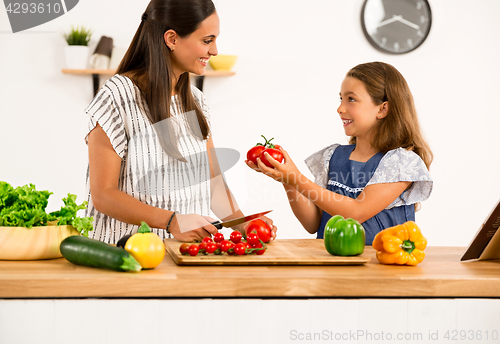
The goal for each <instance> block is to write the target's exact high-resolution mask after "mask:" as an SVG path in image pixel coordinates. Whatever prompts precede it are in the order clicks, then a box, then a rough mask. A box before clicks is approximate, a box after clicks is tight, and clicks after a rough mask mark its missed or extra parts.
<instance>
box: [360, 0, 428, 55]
mask: <svg viewBox="0 0 500 344" xmlns="http://www.w3.org/2000/svg"><path fill="white" fill-rule="evenodd" d="M431 19H432V16H431V8H430V6H429V3H428V2H427V0H365V3H364V5H363V9H362V11H361V23H362V26H363V32H364V33H365V36H366V38H368V41H369V42H370V43H371V44H372V45H373V46H374V47H375V48H377V49H379V50H381V51H383V52H386V53H391V54H404V53H407V52H410V51H412V50H415V49H417V48H418V47H419V46H420V45H421V44H422V43H423V42H424V41H425V39H426V38H427V35H428V34H429V31H430V30H431Z"/></svg>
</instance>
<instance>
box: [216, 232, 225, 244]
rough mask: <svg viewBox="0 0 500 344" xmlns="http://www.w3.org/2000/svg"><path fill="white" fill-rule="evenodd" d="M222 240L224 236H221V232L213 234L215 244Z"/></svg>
mask: <svg viewBox="0 0 500 344" xmlns="http://www.w3.org/2000/svg"><path fill="white" fill-rule="evenodd" d="M222 240H224V234H222V233H221V232H217V233H215V234H214V241H215V242H221V241H222Z"/></svg>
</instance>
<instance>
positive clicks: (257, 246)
mask: <svg viewBox="0 0 500 344" xmlns="http://www.w3.org/2000/svg"><path fill="white" fill-rule="evenodd" d="M252 248H261V249H262V250H256V251H253V253H255V254H256V255H258V256H261V255H263V254H264V252H266V250H265V249H264V246H262V244H261V243H260V242H259V243H257V244H255V245H252Z"/></svg>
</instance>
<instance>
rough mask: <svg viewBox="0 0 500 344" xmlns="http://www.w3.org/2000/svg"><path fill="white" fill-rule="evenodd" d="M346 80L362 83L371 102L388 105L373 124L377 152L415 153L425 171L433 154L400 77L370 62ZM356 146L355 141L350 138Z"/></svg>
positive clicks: (412, 102) (378, 64)
mask: <svg viewBox="0 0 500 344" xmlns="http://www.w3.org/2000/svg"><path fill="white" fill-rule="evenodd" d="M346 76H349V77H353V78H356V79H358V80H360V81H361V82H363V84H364V85H365V87H366V90H367V91H368V93H369V94H370V96H371V98H372V99H373V102H374V103H375V104H376V105H380V104H382V103H383V102H388V105H389V109H388V112H387V115H386V116H385V117H384V118H382V119H380V120H379V121H378V122H377V125H376V127H375V128H374V129H373V130H374V135H373V142H372V145H373V146H374V147H375V148H376V149H377V150H378V151H380V152H383V153H385V152H388V151H390V150H392V149H396V148H399V147H402V148H404V149H407V150H410V151H413V152H415V153H416V154H417V155H418V156H420V158H422V160H423V161H424V163H425V166H427V169H429V167H430V165H431V163H432V159H433V154H432V151H431V149H430V147H429V145H428V144H427V142H426V141H425V139H424V136H423V134H422V130H421V128H420V124H419V121H418V117H417V111H416V109H415V104H414V101H413V96H412V94H411V92H410V88H409V86H408V84H407V82H406V80H405V78H404V77H403V75H401V73H400V72H399V71H398V70H397V69H396V68H394V67H393V66H391V65H389V64H387V63H383V62H370V63H364V64H360V65H358V66H356V67H354V68H352V69H351V70H350V71H349V72H348V73H347V75H346ZM350 143H351V144H355V143H356V137H351V138H350Z"/></svg>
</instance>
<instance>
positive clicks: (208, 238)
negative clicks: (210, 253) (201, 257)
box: [201, 236, 213, 243]
mask: <svg viewBox="0 0 500 344" xmlns="http://www.w3.org/2000/svg"><path fill="white" fill-rule="evenodd" d="M201 242H206V243H209V242H213V240H212V237H209V236H207V237H204V238H203V239H202V240H201Z"/></svg>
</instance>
